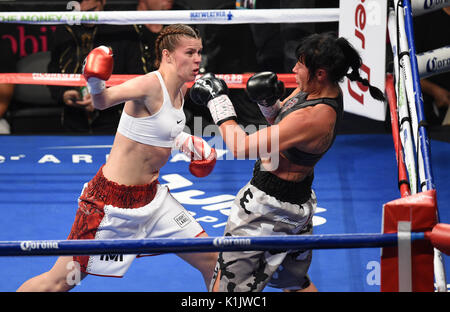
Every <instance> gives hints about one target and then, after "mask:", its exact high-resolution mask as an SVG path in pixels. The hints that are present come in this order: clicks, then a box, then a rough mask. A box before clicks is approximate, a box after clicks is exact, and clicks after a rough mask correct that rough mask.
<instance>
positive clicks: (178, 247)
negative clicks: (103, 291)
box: [0, 232, 425, 256]
mask: <svg viewBox="0 0 450 312" xmlns="http://www.w3.org/2000/svg"><path fill="white" fill-rule="evenodd" d="M423 239H425V235H424V233H423V232H418V233H411V240H423ZM397 241H398V236H397V233H389V234H379V233H373V234H372V233H368V234H322V235H302V236H299V235H289V236H260V237H228V236H225V237H198V238H185V239H180V238H149V239H133V240H132V239H125V240H28V241H0V256H56V255H58V256H64V255H66V256H69V255H102V254H149V253H182V252H213V251H246V250H289V249H295V250H298V249H339V248H376V247H389V246H396V245H397Z"/></svg>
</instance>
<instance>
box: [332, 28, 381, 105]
mask: <svg viewBox="0 0 450 312" xmlns="http://www.w3.org/2000/svg"><path fill="white" fill-rule="evenodd" d="M336 43H337V45H338V46H339V47H340V48H341V50H342V53H344V56H345V59H346V60H347V62H348V68H351V69H352V71H351V72H350V73H346V74H345V76H347V78H348V79H350V80H351V81H357V82H360V83H361V84H362V85H364V86H366V87H369V92H370V95H371V96H372V97H373V98H374V99H376V100H379V101H385V100H386V98H385V97H384V93H383V92H382V91H381V90H380V89H378V88H377V87H374V86H372V85H370V83H369V80H367V79H365V78H362V77H361V75H360V74H359V68H360V67H361V65H362V60H361V56H360V55H359V53H358V51H356V50H355V48H354V47H353V46H352V45H351V44H350V42H348V41H347V39H345V38H342V37H340V38H338V39H336Z"/></svg>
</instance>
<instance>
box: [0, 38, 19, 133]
mask: <svg viewBox="0 0 450 312" xmlns="http://www.w3.org/2000/svg"><path fill="white" fill-rule="evenodd" d="M0 52H1V56H0V72H1V73H8V72H9V73H14V72H15V71H16V68H15V64H16V62H15V57H14V55H13V54H12V52H11V49H9V47H8V44H7V42H5V40H0ZM13 93H14V85H13V84H0V134H10V127H9V123H8V121H7V120H6V118H5V117H6V112H7V110H8V107H9V103H10V101H11V98H12V96H13Z"/></svg>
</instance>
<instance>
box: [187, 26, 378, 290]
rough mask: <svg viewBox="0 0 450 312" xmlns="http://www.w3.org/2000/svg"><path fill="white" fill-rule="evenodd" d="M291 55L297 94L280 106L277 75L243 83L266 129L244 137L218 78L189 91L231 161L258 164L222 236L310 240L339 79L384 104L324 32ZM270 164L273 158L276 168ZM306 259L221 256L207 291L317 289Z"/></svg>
mask: <svg viewBox="0 0 450 312" xmlns="http://www.w3.org/2000/svg"><path fill="white" fill-rule="evenodd" d="M296 56H297V63H296V64H295V66H294V68H293V69H292V71H293V72H294V74H295V78H296V82H297V88H296V89H295V90H294V91H293V92H292V93H291V94H290V95H289V96H288V97H287V98H286V99H284V100H283V102H282V103H280V102H279V99H280V97H281V96H282V95H283V93H284V86H283V83H282V82H280V81H278V79H277V76H276V74H274V73H271V72H262V73H257V74H255V75H254V76H252V77H251V78H250V79H249V81H248V83H247V93H248V95H249V97H250V98H251V99H252V100H253V101H255V102H256V103H257V104H258V105H259V107H260V108H261V111H262V112H263V114H264V116H265V117H266V118H267V119H268V121H270V122H271V123H272V125H270V126H269V127H265V128H262V129H260V130H258V131H256V132H253V133H251V134H247V133H245V131H244V130H243V129H242V128H241V127H240V126H239V125H238V124H237V123H236V121H235V119H236V113H235V112H234V109H233V105H232V103H231V101H230V100H229V99H228V97H227V95H226V94H225V92H223V90H224V88H223V87H222V85H223V83H222V82H221V81H218V79H217V78H215V77H213V76H212V75H208V77H207V78H206V79H207V80H205V81H202V80H200V81H197V82H196V83H195V84H194V86H193V88H192V90H191V98H192V99H194V101H196V102H200V103H199V104H201V105H207V106H208V108H209V110H210V111H211V114H212V116H213V119H214V121H215V122H216V124H217V125H218V126H219V129H220V133H221V135H222V138H223V140H224V141H225V143H226V145H227V148H228V149H229V150H230V151H231V152H233V155H235V156H236V155H245V157H246V158H249V157H248V156H249V155H254V154H255V153H254V152H256V154H257V157H258V158H259V159H258V160H257V161H256V163H255V167H254V170H253V176H252V178H251V180H250V181H249V182H248V183H247V184H246V185H245V186H244V187H242V188H241V189H240V190H239V192H238V194H237V195H236V199H235V200H234V202H233V205H232V207H231V211H230V215H229V217H228V222H227V225H226V227H225V233H224V235H225V236H236V237H239V236H241V237H242V236H256V235H257V236H275V235H308V234H311V233H312V229H313V222H312V218H313V215H314V211H315V209H316V207H317V199H316V196H315V193H314V190H313V189H312V183H313V180H314V168H315V165H316V163H317V162H318V161H319V160H320V159H321V158H322V156H323V155H324V154H325V153H326V152H327V151H328V150H329V149H330V147H331V146H332V144H333V142H334V139H335V137H336V131H337V127H338V125H339V120H340V119H341V117H342V115H343V97H342V91H341V89H340V86H339V81H340V80H341V79H342V78H343V77H344V76H347V77H348V78H349V79H351V80H357V81H359V82H361V83H363V84H364V85H367V86H369V88H368V89H369V91H370V94H371V95H372V96H373V97H374V98H376V99H379V100H383V95H382V92H381V91H380V90H378V89H376V88H375V87H372V86H370V84H369V82H368V81H367V79H363V78H362V77H361V76H360V75H359V68H360V67H361V64H362V63H361V58H360V56H359V53H358V52H357V51H356V50H355V49H354V48H353V47H352V46H351V45H350V43H349V42H348V41H347V40H346V39H344V38H336V36H335V35H333V34H331V33H325V34H314V35H311V36H308V37H306V38H305V39H304V41H302V42H301V44H300V45H299V48H298V49H297V55H296ZM349 69H352V71H351V72H350V73H348V71H349ZM273 134H275V135H273ZM261 146H265V147H266V148H261ZM274 158H277V159H278V160H279V162H278V163H277V166H273V162H272V160H273V159H274ZM311 257H312V252H311V250H289V251H285V252H284V251H283V252H277V253H270V252H264V251H246V252H221V253H219V258H218V261H217V264H216V269H215V274H214V277H213V283H212V284H211V290H213V291H228V292H248V291H262V290H263V289H264V287H265V286H266V285H270V286H271V287H275V288H280V289H284V290H287V291H317V289H316V287H315V286H314V284H313V283H312V282H311V280H310V278H309V276H308V269H309V266H310V263H311ZM255 272H256V273H255Z"/></svg>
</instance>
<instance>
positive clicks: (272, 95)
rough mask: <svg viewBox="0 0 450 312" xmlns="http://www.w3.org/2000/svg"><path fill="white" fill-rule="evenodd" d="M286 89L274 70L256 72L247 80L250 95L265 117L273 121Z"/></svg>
mask: <svg viewBox="0 0 450 312" xmlns="http://www.w3.org/2000/svg"><path fill="white" fill-rule="evenodd" d="M284 90H285V88H284V83H283V82H282V81H280V80H278V77H277V74H275V73H272V72H261V73H256V74H254V75H253V76H252V77H250V79H249V80H248V81H247V88H246V91H247V95H248V97H249V98H250V100H252V101H254V102H256V103H257V104H258V106H259V108H260V110H261V112H262V114H263V115H264V117H266V119H267V120H268V121H269V122H271V123H272V121H273V119H274V118H275V117H276V116H277V114H278V111H279V110H280V101H279V99H280V98H281V97H282V96H283V94H284Z"/></svg>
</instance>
